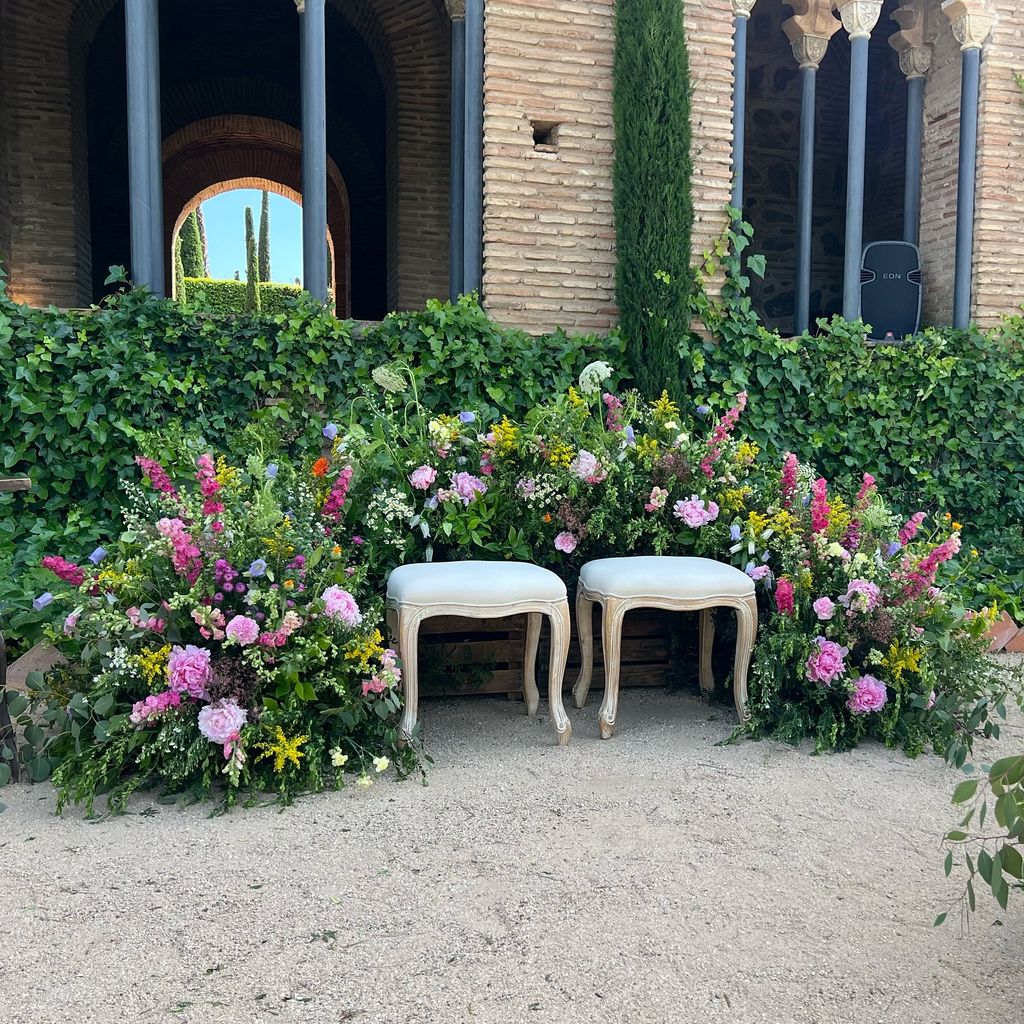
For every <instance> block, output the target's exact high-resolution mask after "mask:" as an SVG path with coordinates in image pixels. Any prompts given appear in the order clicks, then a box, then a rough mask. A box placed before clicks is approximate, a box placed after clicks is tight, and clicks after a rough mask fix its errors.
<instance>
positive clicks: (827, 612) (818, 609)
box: [811, 597, 836, 622]
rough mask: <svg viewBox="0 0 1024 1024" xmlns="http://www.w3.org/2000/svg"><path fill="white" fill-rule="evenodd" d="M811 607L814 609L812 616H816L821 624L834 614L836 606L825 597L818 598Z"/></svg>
mask: <svg viewBox="0 0 1024 1024" xmlns="http://www.w3.org/2000/svg"><path fill="white" fill-rule="evenodd" d="M811 607H812V608H813V609H814V614H815V615H817V616H818V618H819V619H821V621H822V622H827V621H828V620H829V619H831V618H832V616H833V615H835V613H836V606H835V605H834V604H833V603H832V601H831V599H830V598H827V597H819V598H818V600H817V601H815V602H814V604H812V605H811Z"/></svg>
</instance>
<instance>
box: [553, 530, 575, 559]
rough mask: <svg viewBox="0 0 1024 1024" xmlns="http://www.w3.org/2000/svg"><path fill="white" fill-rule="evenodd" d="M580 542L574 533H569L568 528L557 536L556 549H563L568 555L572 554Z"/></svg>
mask: <svg viewBox="0 0 1024 1024" xmlns="http://www.w3.org/2000/svg"><path fill="white" fill-rule="evenodd" d="M578 543H579V541H578V540H577V539H576V536H575V535H574V534H572V533H569V532H568V531H567V530H563V531H562V532H561V533H560V534H559V535H558V536H557V537H556V538H555V550H556V551H561V552H562V553H563V554H566V555H571V554H572V553H573V552H574V551H575V550H576V545H577V544H578Z"/></svg>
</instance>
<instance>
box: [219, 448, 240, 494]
mask: <svg viewBox="0 0 1024 1024" xmlns="http://www.w3.org/2000/svg"><path fill="white" fill-rule="evenodd" d="M215 479H216V480H217V483H219V484H220V485H221V487H227V488H229V489H234V488H235V487H237V486H238V484H239V483H240V482H241V474H240V473H239V472H238V470H237V469H235V467H234V466H229V465H228V460H227V459H225V458H224V456H223V455H218V456H217V475H216V478H215Z"/></svg>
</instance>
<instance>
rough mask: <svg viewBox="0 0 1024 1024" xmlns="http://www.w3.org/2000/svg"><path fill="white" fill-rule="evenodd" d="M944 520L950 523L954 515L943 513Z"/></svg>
mask: <svg viewBox="0 0 1024 1024" xmlns="http://www.w3.org/2000/svg"><path fill="white" fill-rule="evenodd" d="M942 518H943V519H945V520H946V522H947V523H948V522H949V521H950V519H952V518H953V516H952V514H951V513H949V512H943V513H942Z"/></svg>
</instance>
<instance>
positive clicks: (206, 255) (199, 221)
mask: <svg viewBox="0 0 1024 1024" xmlns="http://www.w3.org/2000/svg"><path fill="white" fill-rule="evenodd" d="M196 225H197V226H198V228H199V241H200V243H201V245H202V249H203V277H209V276H210V250H209V248H208V246H207V244H206V221H205V220H204V219H203V204H202V203H200V204H199V205H198V206H197V207H196Z"/></svg>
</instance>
